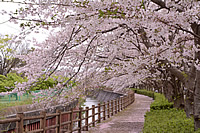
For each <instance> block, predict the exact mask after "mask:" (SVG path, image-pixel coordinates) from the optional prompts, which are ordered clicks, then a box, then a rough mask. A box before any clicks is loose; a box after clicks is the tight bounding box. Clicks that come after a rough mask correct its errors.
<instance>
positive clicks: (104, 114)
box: [103, 102, 106, 120]
mask: <svg viewBox="0 0 200 133" xmlns="http://www.w3.org/2000/svg"><path fill="white" fill-rule="evenodd" d="M103 120H106V103H105V102H104V103H103Z"/></svg>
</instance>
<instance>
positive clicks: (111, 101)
mask: <svg viewBox="0 0 200 133" xmlns="http://www.w3.org/2000/svg"><path fill="white" fill-rule="evenodd" d="M113 108H114V107H113V100H111V116H113Z"/></svg>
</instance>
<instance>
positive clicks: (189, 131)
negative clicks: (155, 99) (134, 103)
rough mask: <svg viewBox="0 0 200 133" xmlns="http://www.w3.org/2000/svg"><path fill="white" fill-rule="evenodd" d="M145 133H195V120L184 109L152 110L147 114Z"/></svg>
mask: <svg viewBox="0 0 200 133" xmlns="http://www.w3.org/2000/svg"><path fill="white" fill-rule="evenodd" d="M143 133H194V120H193V119H192V118H187V117H186V114H185V112H184V110H178V109H174V108H173V109H163V110H151V111H150V112H147V113H146V115H145V123H144V128H143Z"/></svg>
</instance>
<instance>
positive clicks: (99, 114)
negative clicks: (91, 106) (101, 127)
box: [98, 103, 101, 123]
mask: <svg viewBox="0 0 200 133" xmlns="http://www.w3.org/2000/svg"><path fill="white" fill-rule="evenodd" d="M98 122H99V123H101V104H100V103H99V104H98Z"/></svg>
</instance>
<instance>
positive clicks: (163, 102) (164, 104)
mask: <svg viewBox="0 0 200 133" xmlns="http://www.w3.org/2000/svg"><path fill="white" fill-rule="evenodd" d="M154 98H155V100H154V102H153V103H152V104H151V106H150V109H151V110H160V109H170V108H173V103H169V102H168V100H167V99H166V98H165V96H164V95H162V94H159V93H154Z"/></svg>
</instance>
